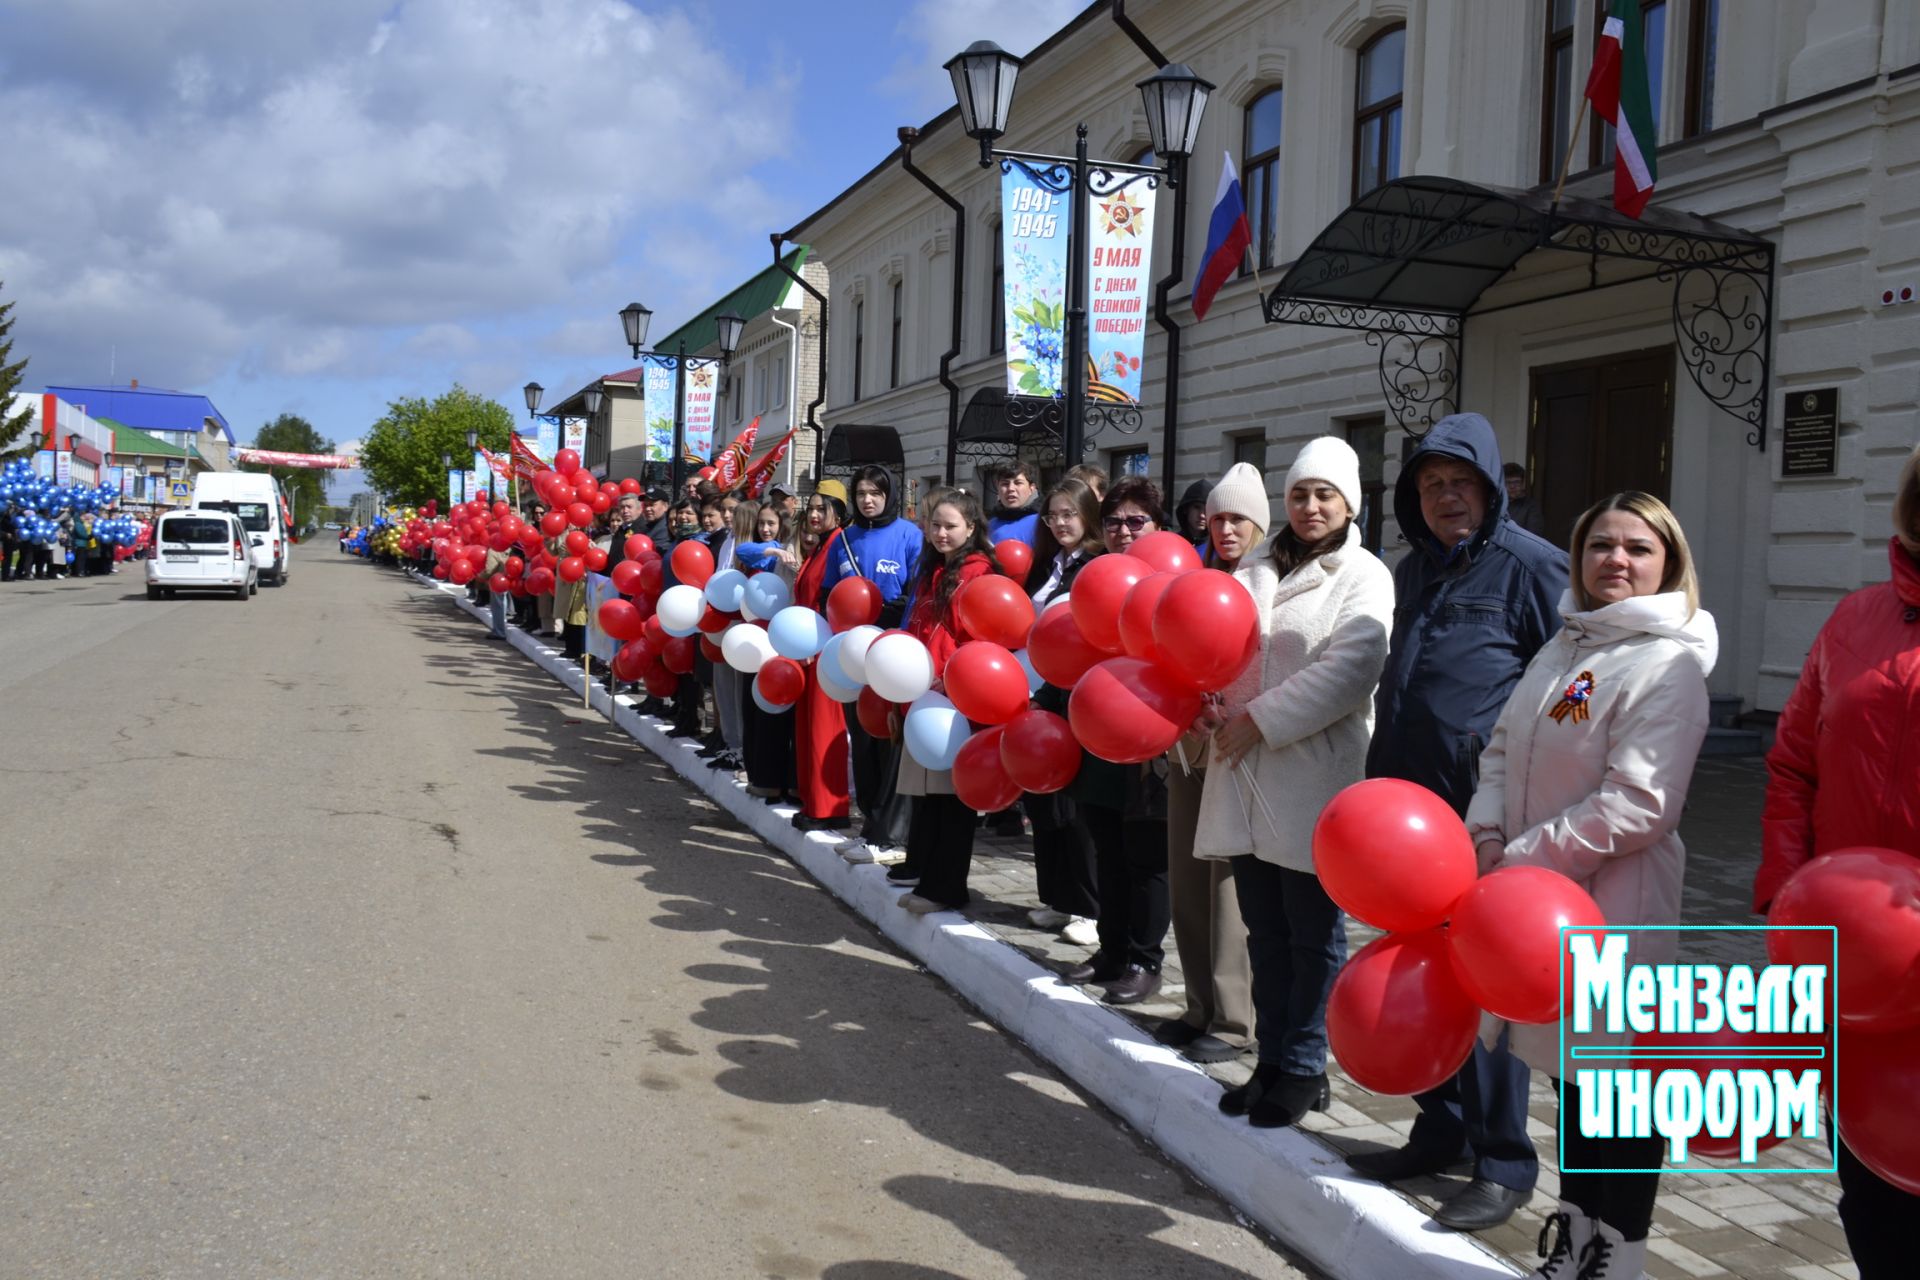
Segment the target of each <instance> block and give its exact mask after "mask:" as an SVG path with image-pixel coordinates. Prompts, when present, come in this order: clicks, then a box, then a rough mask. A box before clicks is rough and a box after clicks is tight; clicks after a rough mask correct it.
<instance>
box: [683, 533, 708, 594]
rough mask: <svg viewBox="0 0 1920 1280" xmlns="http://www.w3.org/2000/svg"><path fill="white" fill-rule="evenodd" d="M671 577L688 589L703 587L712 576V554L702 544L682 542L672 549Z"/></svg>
mask: <svg viewBox="0 0 1920 1280" xmlns="http://www.w3.org/2000/svg"><path fill="white" fill-rule="evenodd" d="M673 576H674V578H675V579H677V580H678V581H679V582H681V583H682V584H683V585H685V586H689V587H704V586H706V585H707V579H708V578H711V577H712V576H713V552H711V551H709V550H708V549H707V544H706V543H704V542H682V543H681V544H680V545H678V546H676V547H675V548H674V549H673Z"/></svg>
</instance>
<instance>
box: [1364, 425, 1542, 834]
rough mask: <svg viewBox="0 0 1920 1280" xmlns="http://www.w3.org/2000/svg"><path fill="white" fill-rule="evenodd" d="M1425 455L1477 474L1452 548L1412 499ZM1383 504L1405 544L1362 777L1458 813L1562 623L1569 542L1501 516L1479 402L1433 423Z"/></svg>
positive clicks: (1499, 484) (1501, 496)
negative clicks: (1472, 526) (1474, 494)
mask: <svg viewBox="0 0 1920 1280" xmlns="http://www.w3.org/2000/svg"><path fill="white" fill-rule="evenodd" d="M1432 457H1444V458H1458V459H1460V460H1461V461H1463V462H1467V463H1470V464H1472V466H1473V467H1474V469H1475V470H1476V471H1478V472H1479V473H1480V475H1481V478H1482V479H1484V480H1485V481H1486V489H1487V512H1486V516H1485V518H1484V519H1482V520H1481V522H1480V527H1479V528H1478V529H1477V530H1475V531H1474V533H1473V536H1472V537H1470V538H1468V539H1467V540H1466V541H1465V542H1463V543H1462V544H1460V545H1459V546H1458V547H1455V548H1454V549H1453V550H1452V551H1451V552H1449V551H1448V550H1447V549H1446V548H1445V547H1443V546H1442V545H1441V543H1440V540H1439V539H1438V538H1436V537H1434V535H1433V533H1432V532H1431V530H1429V529H1428V527H1427V521H1426V517H1425V516H1424V515H1422V514H1421V510H1420V492H1419V481H1418V474H1419V471H1420V464H1421V463H1422V462H1423V461H1425V460H1426V459H1428V458H1432ZM1393 509H1394V514H1395V515H1396V516H1398V517H1399V520H1400V529H1401V532H1402V533H1403V534H1404V535H1405V537H1406V539H1407V541H1408V542H1409V543H1411V544H1412V550H1410V551H1409V552H1408V553H1407V554H1406V555H1405V556H1403V557H1401V559H1400V563H1399V564H1398V565H1396V566H1395V567H1394V571H1393V589H1394V609H1393V640H1392V648H1391V650H1390V651H1389V653H1388V655H1387V667H1386V670H1385V671H1384V672H1382V673H1381V676H1380V687H1379V689H1378V691H1377V692H1376V693H1375V694H1374V726H1373V743H1372V746H1371V748H1370V749H1369V751H1368V753H1367V776H1368V777H1370V778H1405V779H1407V780H1408V781H1409V782H1417V783H1419V784H1420V785H1421V786H1423V787H1427V788H1429V789H1430V790H1432V791H1435V792H1437V793H1438V794H1439V795H1440V796H1441V798H1442V799H1444V800H1446V802H1447V803H1448V804H1450V805H1452V806H1453V808H1454V810H1455V811H1456V812H1458V813H1465V812H1466V808H1467V802H1468V801H1469V800H1471V799H1472V798H1473V791H1474V788H1475V787H1476V786H1477V785H1478V783H1479V779H1480V751H1481V749H1482V748H1483V747H1484V746H1485V745H1486V742H1487V738H1488V736H1489V735H1490V734H1491V733H1492V732H1493V724H1494V721H1496V720H1498V719H1499V718H1500V710H1501V708H1502V707H1504V706H1506V703H1507V696H1508V695H1509V694H1510V693H1512V692H1513V687H1514V685H1515V684H1517V683H1518V682H1519V680H1520V674H1521V673H1522V672H1523V671H1525V670H1526V667H1527V663H1528V662H1530V661H1532V659H1533V655H1534V654H1535V653H1537V652H1538V651H1539V649H1540V647H1541V646H1542V645H1544V644H1545V643H1546V642H1547V641H1548V640H1550V639H1551V638H1552V637H1553V634H1554V633H1555V632H1556V631H1558V630H1559V629H1560V610H1559V604H1560V593H1561V592H1563V591H1565V590H1566V589H1567V553H1566V552H1564V551H1562V550H1560V548H1558V547H1556V546H1554V545H1553V544H1552V543H1551V542H1548V541H1547V540H1546V539H1544V538H1541V537H1537V536H1536V535H1534V534H1531V533H1528V532H1527V531H1526V530H1525V529H1522V528H1521V527H1520V526H1519V525H1517V524H1515V523H1514V522H1513V521H1512V520H1511V519H1509V518H1508V516H1507V489H1506V485H1505V484H1504V483H1503V479H1502V476H1501V473H1500V446H1499V444H1498V442H1497V441H1496V440H1495V439H1494V434H1493V424H1491V423H1489V422H1488V421H1487V420H1486V419H1485V418H1483V417H1481V416H1480V415H1479V414H1477V413H1456V414H1452V415H1450V416H1448V417H1445V418H1442V419H1441V420H1440V421H1439V422H1437V423H1435V424H1434V426H1433V430H1431V431H1429V432H1428V433H1427V434H1426V437H1425V438H1424V439H1422V440H1421V441H1420V444H1419V446H1418V447H1417V448H1416V449H1415V450H1414V451H1413V454H1412V456H1411V457H1409V458H1408V459H1407V462H1406V465H1405V466H1404V467H1402V468H1401V470H1400V479H1399V482H1398V483H1397V484H1396V485H1395V486H1394V494H1393Z"/></svg>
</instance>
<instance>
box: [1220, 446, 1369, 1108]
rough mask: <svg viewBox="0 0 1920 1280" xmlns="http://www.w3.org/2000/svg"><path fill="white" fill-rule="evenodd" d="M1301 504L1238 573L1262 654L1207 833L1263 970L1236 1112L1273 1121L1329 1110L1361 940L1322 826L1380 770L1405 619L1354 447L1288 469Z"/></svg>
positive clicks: (1235, 714) (1241, 682)
mask: <svg viewBox="0 0 1920 1280" xmlns="http://www.w3.org/2000/svg"><path fill="white" fill-rule="evenodd" d="M1238 470H1239V468H1235V471H1238ZM1256 483H1257V482H1256ZM1234 484H1235V475H1234V472H1231V471H1230V472H1228V474H1227V476H1226V478H1225V479H1223V480H1222V481H1221V482H1220V485H1219V487H1217V488H1216V489H1215V490H1214V491H1213V493H1212V494H1210V495H1209V496H1208V509H1209V510H1219V511H1221V512H1222V515H1220V516H1215V517H1214V519H1216V520H1218V519H1222V518H1224V517H1225V516H1226V514H1227V513H1230V512H1232V511H1233V510H1235V509H1236V508H1240V509H1244V506H1245V501H1242V502H1240V503H1234V502H1232V501H1226V502H1224V503H1223V502H1217V501H1216V500H1219V499H1220V498H1221V490H1223V489H1229V488H1231V487H1232V486H1233V485H1234ZM1264 496H1265V492H1264V490H1262V491H1261V497H1262V498H1263V499H1264ZM1251 500H1252V499H1251V497H1249V498H1248V499H1247V500H1246V501H1251ZM1286 504H1287V523H1286V524H1285V525H1284V526H1282V527H1281V529H1280V531H1279V532H1278V533H1276V534H1275V535H1274V536H1273V538H1272V539H1271V540H1270V541H1269V543H1268V545H1267V546H1266V547H1264V548H1262V549H1261V550H1260V551H1258V552H1255V553H1254V554H1252V555H1249V556H1247V557H1245V558H1244V559H1242V560H1241V561H1240V565H1239V567H1238V568H1237V569H1235V570H1234V575H1233V576H1234V578H1235V579H1236V580H1238V581H1239V582H1240V583H1242V584H1243V585H1244V586H1245V587H1246V588H1247V590H1248V591H1249V592H1251V593H1252V595H1253V601H1254V606H1255V615H1256V617H1257V618H1258V619H1259V623H1260V653H1259V656H1258V657H1256V658H1255V659H1254V661H1253V663H1252V665H1251V666H1249V667H1248V668H1247V670H1246V671H1245V672H1243V673H1242V674H1241V675H1240V677H1239V678H1238V679H1236V680H1235V681H1234V682H1233V683H1232V684H1230V685H1228V686H1227V688H1226V690H1225V691H1224V692H1223V693H1222V695H1221V711H1222V712H1223V714H1224V716H1225V722H1224V723H1223V724H1221V726H1220V727H1219V728H1218V729H1216V730H1215V731H1214V736H1213V742H1212V746H1211V757H1210V758H1211V765H1210V767H1209V768H1208V770H1207V781H1206V786H1205V789H1204V790H1203V791H1202V793H1201V797H1200V823H1199V828H1198V830H1197V831H1196V832H1195V835H1194V844H1193V853H1194V856H1195V857H1197V858H1231V859H1232V860H1233V879H1234V887H1235V890H1236V892H1237V893H1238V895H1239V899H1240V914H1241V917H1242V918H1243V919H1244V920H1245V921H1246V925H1247V954H1248V956H1249V958H1250V959H1251V960H1252V965H1253V1008H1254V1019H1255V1022H1254V1034H1255V1037H1256V1038H1257V1039H1258V1040H1259V1042H1260V1060H1259V1065H1258V1066H1257V1067H1255V1069H1254V1073H1253V1079H1252V1080H1250V1081H1248V1082H1247V1084H1245V1085H1243V1086H1241V1087H1240V1088H1238V1089H1231V1090H1228V1091H1227V1092H1226V1093H1225V1094H1223V1095H1222V1096H1221V1099H1220V1109H1221V1110H1222V1111H1225V1112H1226V1113H1227V1114H1229V1115H1240V1114H1245V1115H1246V1116H1247V1118H1248V1120H1249V1121H1251V1122H1252V1123H1253V1124H1254V1125H1256V1126H1259V1127H1262V1128H1270V1127H1275V1126H1279V1125H1287V1124H1293V1123H1295V1122H1297V1121H1298V1120H1299V1119H1300V1118H1301V1117H1302V1116H1304V1115H1305V1114H1306V1113H1307V1112H1308V1110H1310V1109H1312V1108H1314V1107H1323V1106H1325V1105H1326V1097H1327V1074H1326V1071H1327V1030H1326V1012H1327V996H1328V993H1329V992H1330V991H1331V990H1332V989H1333V980H1334V977H1335V976H1336V975H1337V974H1338V973H1339V972H1340V966H1341V965H1342V964H1343V963H1344V962H1345V960H1346V955H1347V939H1346V930H1345V924H1344V921H1343V918H1342V916H1341V912H1340V909H1339V908H1338V907H1337V906H1335V905H1334V903H1333V900H1332V899H1331V898H1329V897H1328V896H1327V892H1326V890H1325V889H1323V888H1322V887H1321V885H1320V878H1319V877H1318V876H1316V875H1315V874H1314V869H1313V826H1314V823H1315V822H1316V821H1317V820H1318V819H1319V817H1320V811H1321V810H1322V809H1324V808H1325V807H1326V805H1327V802H1328V801H1329V800H1331V799H1333V797H1334V796H1335V795H1336V794H1337V793H1338V792H1339V791H1340V790H1341V789H1342V788H1344V787H1347V786H1350V785H1351V784H1353V783H1355V782H1358V781H1360V780H1361V778H1363V777H1365V776H1366V764H1367V742H1368V739H1369V737H1370V736H1371V734H1372V728H1373V691H1374V687H1375V686H1376V685H1378V684H1379V683H1380V672H1381V670H1382V669H1383V668H1384V667H1385V666H1386V661H1387V635H1388V632H1389V631H1390V630H1391V629H1392V625H1393V576H1392V574H1390V573H1389V572H1388V571H1387V567H1386V566H1385V565H1383V564H1381V563H1380V561H1379V560H1378V559H1376V558H1375V557H1374V555H1373V554H1372V553H1371V552H1369V551H1368V550H1367V549H1366V548H1365V547H1363V546H1361V545H1360V531H1359V529H1358V527H1357V526H1356V525H1355V523H1354V517H1355V515H1356V514H1357V513H1358V512H1359V509H1360V460H1359V458H1358V457H1356V456H1355V454H1354V452H1353V450H1352V448H1350V447H1349V446H1348V445H1347V443H1346V442H1345V441H1343V440H1338V439H1335V438H1334V437H1332V436H1322V437H1321V438H1319V439H1317V440H1313V441H1309V442H1308V444H1307V445H1306V447H1304V448H1303V449H1301V451H1300V456H1299V457H1298V458H1297V459H1295V460H1294V464H1293V467H1292V468H1291V469H1290V470H1289V471H1288V472H1287V487H1286ZM1256 793H1257V795H1256Z"/></svg>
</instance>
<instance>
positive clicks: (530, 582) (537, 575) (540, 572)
mask: <svg viewBox="0 0 1920 1280" xmlns="http://www.w3.org/2000/svg"><path fill="white" fill-rule="evenodd" d="M525 581H526V588H527V594H528V595H530V596H544V595H547V594H549V593H550V592H552V590H553V570H551V569H546V568H540V569H531V570H528V572H527V576H526V580H525Z"/></svg>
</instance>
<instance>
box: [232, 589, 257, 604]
mask: <svg viewBox="0 0 1920 1280" xmlns="http://www.w3.org/2000/svg"><path fill="white" fill-rule="evenodd" d="M233 598H234V599H236V600H238V601H239V602H240V603H241V604H245V603H246V602H247V601H249V600H251V599H252V598H253V592H251V591H249V590H248V589H247V588H246V587H244V586H242V587H235V588H234V589H233Z"/></svg>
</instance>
